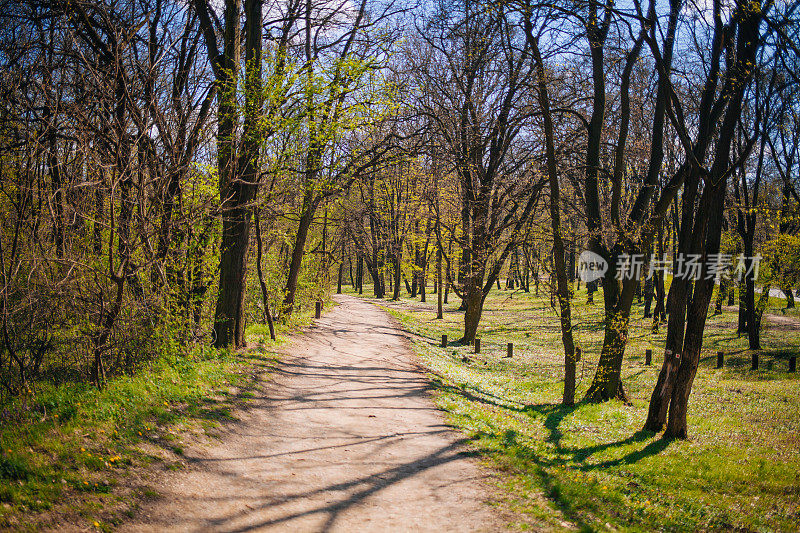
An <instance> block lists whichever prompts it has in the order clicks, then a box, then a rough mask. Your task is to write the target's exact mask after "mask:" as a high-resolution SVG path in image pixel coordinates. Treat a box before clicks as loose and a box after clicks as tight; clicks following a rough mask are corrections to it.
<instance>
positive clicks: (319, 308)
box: [314, 302, 322, 318]
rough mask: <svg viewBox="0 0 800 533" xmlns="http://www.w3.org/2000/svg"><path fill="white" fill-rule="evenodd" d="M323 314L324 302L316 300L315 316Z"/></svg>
mask: <svg viewBox="0 0 800 533" xmlns="http://www.w3.org/2000/svg"><path fill="white" fill-rule="evenodd" d="M321 316H322V302H316V305H315V306H314V318H319V317H321Z"/></svg>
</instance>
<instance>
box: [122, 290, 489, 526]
mask: <svg viewBox="0 0 800 533" xmlns="http://www.w3.org/2000/svg"><path fill="white" fill-rule="evenodd" d="M337 301H338V303H339V304H340V305H338V306H336V307H335V308H333V309H332V310H330V311H329V312H327V313H325V314H324V315H323V317H322V319H320V320H317V322H316V324H315V325H314V326H313V327H311V328H310V329H309V330H308V331H307V332H306V333H305V334H303V335H300V336H298V337H297V338H295V339H294V340H293V342H291V343H290V344H289V345H287V346H286V347H284V348H283V349H282V352H283V354H284V356H283V357H282V362H281V364H280V371H279V372H278V375H277V376H276V377H275V381H274V382H272V383H268V384H264V385H263V387H262V389H261V390H260V392H261V393H263V395H259V398H257V399H256V400H254V401H253V402H252V404H251V405H250V406H249V407H248V409H245V410H243V411H242V412H237V413H235V415H236V417H237V418H238V420H237V421H236V422H233V423H230V424H226V427H225V428H224V434H223V437H222V439H221V440H219V441H213V442H211V443H210V444H208V443H207V444H206V445H204V446H203V445H198V446H193V447H192V448H191V449H187V450H186V455H187V456H188V458H189V464H188V467H187V468H186V469H184V470H181V471H177V472H170V473H168V474H166V475H165V476H164V477H163V478H162V479H160V480H159V481H158V483H157V485H156V487H155V488H156V489H157V490H158V492H159V494H160V495H161V497H160V498H158V499H156V500H154V501H152V502H149V503H147V504H145V505H144V506H143V507H142V509H141V510H140V511H139V512H138V513H137V517H136V519H135V521H134V522H132V523H129V524H127V525H126V526H124V527H123V528H122V529H123V530H124V531H222V532H235V531H289V532H295V531H343V532H358V531H497V530H501V529H504V528H503V525H502V524H503V521H502V520H501V519H500V516H499V511H497V510H496V508H494V507H492V506H490V505H488V503H489V501H490V499H491V495H490V492H491V489H490V487H489V484H488V483H487V481H488V480H489V478H490V474H489V473H488V472H486V471H484V470H483V469H482V468H481V467H480V466H478V465H477V463H476V462H475V461H474V460H473V459H472V458H470V457H469V456H468V455H467V454H466V453H465V451H464V447H463V442H462V440H461V439H460V437H459V434H457V433H455V432H454V431H452V430H451V429H450V428H449V427H448V426H447V425H445V423H444V419H443V417H442V414H441V412H439V411H438V410H437V409H436V407H435V406H434V405H433V403H432V402H431V400H430V398H429V397H428V388H429V385H428V381H427V380H426V378H425V376H424V375H423V373H422V372H421V370H420V369H419V368H418V367H417V366H416V365H415V364H414V363H413V359H412V355H411V353H410V349H409V346H408V341H407V339H406V337H405V335H404V334H403V333H402V332H401V331H400V330H398V328H397V327H395V325H394V323H393V322H392V319H391V318H390V317H389V316H388V314H387V313H386V312H384V311H383V310H381V309H379V308H377V307H376V306H374V305H372V304H370V303H368V302H365V301H363V300H359V299H357V298H354V297H347V296H338V297H337ZM262 396H263V397H262Z"/></svg>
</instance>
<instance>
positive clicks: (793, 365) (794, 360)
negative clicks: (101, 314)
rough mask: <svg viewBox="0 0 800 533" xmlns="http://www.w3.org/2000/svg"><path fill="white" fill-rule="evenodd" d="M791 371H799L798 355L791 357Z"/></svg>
mask: <svg viewBox="0 0 800 533" xmlns="http://www.w3.org/2000/svg"><path fill="white" fill-rule="evenodd" d="M789 372H797V356H796V355H793V356H791V357H790V358H789Z"/></svg>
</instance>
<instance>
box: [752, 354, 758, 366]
mask: <svg viewBox="0 0 800 533" xmlns="http://www.w3.org/2000/svg"><path fill="white" fill-rule="evenodd" d="M750 370H758V352H753V366H751V367H750Z"/></svg>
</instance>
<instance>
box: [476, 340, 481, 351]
mask: <svg viewBox="0 0 800 533" xmlns="http://www.w3.org/2000/svg"><path fill="white" fill-rule="evenodd" d="M475 353H481V338H480V337H475Z"/></svg>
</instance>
